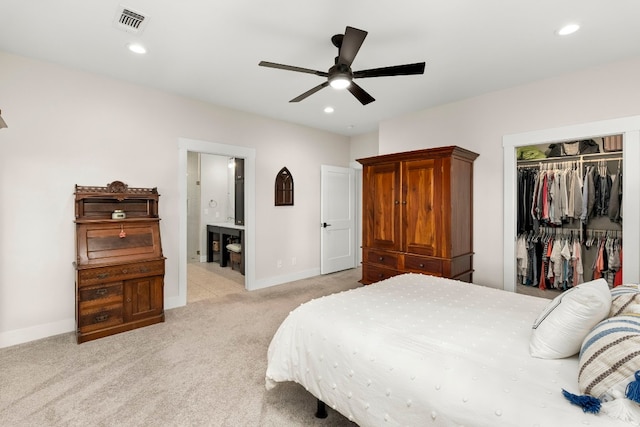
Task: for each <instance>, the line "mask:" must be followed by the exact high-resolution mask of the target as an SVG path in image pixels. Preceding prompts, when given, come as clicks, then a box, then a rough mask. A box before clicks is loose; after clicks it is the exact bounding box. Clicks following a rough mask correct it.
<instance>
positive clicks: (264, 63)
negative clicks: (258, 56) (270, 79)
mask: <svg viewBox="0 0 640 427" xmlns="http://www.w3.org/2000/svg"><path fill="white" fill-rule="evenodd" d="M258 65H259V66H261V67H269V68H277V69H279V70H289V71H297V72H299V73H308V74H315V75H316V76H321V77H327V76H329V74H328V73H327V72H325V71H318V70H311V69H309V68H302V67H294V66H293V65H284V64H276V63H275V62H268V61H260V63H259V64H258Z"/></svg>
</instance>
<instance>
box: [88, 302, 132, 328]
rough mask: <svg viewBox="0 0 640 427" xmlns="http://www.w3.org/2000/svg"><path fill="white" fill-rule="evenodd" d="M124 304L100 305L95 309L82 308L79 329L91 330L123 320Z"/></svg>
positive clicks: (119, 322) (106, 326) (117, 323)
mask: <svg viewBox="0 0 640 427" xmlns="http://www.w3.org/2000/svg"><path fill="white" fill-rule="evenodd" d="M122 310H123V307H122V304H112V305H107V306H99V307H95V308H93V309H87V310H80V312H79V313H78V329H80V331H81V332H91V331H94V330H97V329H103V328H108V327H110V326H115V325H119V324H121V323H122V322H123V317H122Z"/></svg>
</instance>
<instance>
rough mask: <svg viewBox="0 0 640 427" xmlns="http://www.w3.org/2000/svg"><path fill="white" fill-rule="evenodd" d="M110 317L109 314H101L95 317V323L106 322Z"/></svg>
mask: <svg viewBox="0 0 640 427" xmlns="http://www.w3.org/2000/svg"><path fill="white" fill-rule="evenodd" d="M108 318H109V315H108V314H100V315H98V316H96V317H94V323H100V322H104V321H105V320H107V319H108Z"/></svg>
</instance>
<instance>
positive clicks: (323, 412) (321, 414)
mask: <svg viewBox="0 0 640 427" xmlns="http://www.w3.org/2000/svg"><path fill="white" fill-rule="evenodd" d="M316 418H327V405H325V404H324V402H323V401H322V400H320V399H318V410H317V411H316Z"/></svg>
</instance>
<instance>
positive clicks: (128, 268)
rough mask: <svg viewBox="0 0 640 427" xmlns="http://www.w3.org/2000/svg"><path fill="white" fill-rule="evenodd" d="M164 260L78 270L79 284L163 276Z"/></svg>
mask: <svg viewBox="0 0 640 427" xmlns="http://www.w3.org/2000/svg"><path fill="white" fill-rule="evenodd" d="M163 275H164V260H158V261H150V262H138V263H133V264H123V265H118V266H113V267H97V268H88V269H84V270H78V286H79V287H84V286H92V285H99V284H101V283H107V282H116V281H121V280H127V279H135V278H137V277H144V276H163Z"/></svg>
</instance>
